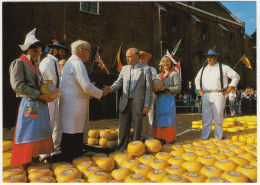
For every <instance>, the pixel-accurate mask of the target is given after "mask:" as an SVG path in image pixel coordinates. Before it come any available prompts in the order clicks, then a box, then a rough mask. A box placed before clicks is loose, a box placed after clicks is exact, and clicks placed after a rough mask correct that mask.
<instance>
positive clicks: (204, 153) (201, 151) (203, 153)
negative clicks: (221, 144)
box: [195, 149, 210, 156]
mask: <svg viewBox="0 0 260 185" xmlns="http://www.w3.org/2000/svg"><path fill="white" fill-rule="evenodd" d="M195 153H196V154H197V155H198V156H200V155H210V152H209V151H207V150H202V149H200V150H196V151H195Z"/></svg>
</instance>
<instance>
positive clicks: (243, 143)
mask: <svg viewBox="0 0 260 185" xmlns="http://www.w3.org/2000/svg"><path fill="white" fill-rule="evenodd" d="M233 144H235V145H237V146H238V147H240V146H244V145H246V144H247V143H246V141H235V142H233Z"/></svg>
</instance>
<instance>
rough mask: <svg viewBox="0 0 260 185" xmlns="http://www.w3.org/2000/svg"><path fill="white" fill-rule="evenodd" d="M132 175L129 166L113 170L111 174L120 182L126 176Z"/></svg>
mask: <svg viewBox="0 0 260 185" xmlns="http://www.w3.org/2000/svg"><path fill="white" fill-rule="evenodd" d="M129 175H131V170H130V169H128V168H119V169H115V170H113V171H112V172H111V176H112V177H113V179H115V180H116V181H118V182H124V180H125V179H126V177H128V176H129Z"/></svg>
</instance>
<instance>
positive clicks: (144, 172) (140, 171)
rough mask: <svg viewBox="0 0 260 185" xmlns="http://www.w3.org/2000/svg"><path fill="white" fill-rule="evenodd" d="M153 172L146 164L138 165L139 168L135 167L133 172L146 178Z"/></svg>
mask: <svg viewBox="0 0 260 185" xmlns="http://www.w3.org/2000/svg"><path fill="white" fill-rule="evenodd" d="M151 170H152V168H151V167H150V166H148V165H145V164H138V165H137V166H135V167H134V168H133V169H132V171H133V172H135V173H137V174H141V175H144V176H147V174H148V173H149V172H150V171H151Z"/></svg>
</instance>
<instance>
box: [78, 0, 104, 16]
mask: <svg viewBox="0 0 260 185" xmlns="http://www.w3.org/2000/svg"><path fill="white" fill-rule="evenodd" d="M82 3H97V13H94V12H89V11H86V10H82V9H81V7H82ZM79 11H81V12H86V13H91V14H95V15H100V14H99V2H93V1H90V2H86V1H84V2H80V7H79Z"/></svg>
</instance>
